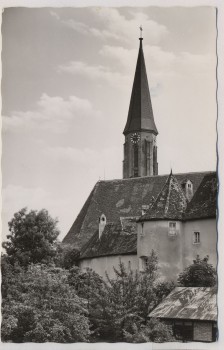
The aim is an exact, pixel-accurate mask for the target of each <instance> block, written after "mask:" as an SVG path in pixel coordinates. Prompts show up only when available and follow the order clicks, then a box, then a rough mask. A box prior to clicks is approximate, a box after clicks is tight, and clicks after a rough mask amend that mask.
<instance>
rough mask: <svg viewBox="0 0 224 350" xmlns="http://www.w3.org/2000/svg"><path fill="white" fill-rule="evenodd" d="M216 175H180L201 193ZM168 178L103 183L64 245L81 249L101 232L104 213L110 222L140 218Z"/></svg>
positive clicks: (96, 187) (76, 221)
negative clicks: (204, 182) (208, 179)
mask: <svg viewBox="0 0 224 350" xmlns="http://www.w3.org/2000/svg"><path fill="white" fill-rule="evenodd" d="M208 174H213V175H214V174H215V173H214V172H196V173H183V174H176V175H175V177H176V179H177V181H178V182H179V184H181V182H182V181H183V180H184V179H185V178H187V179H189V180H191V182H192V183H193V186H194V191H196V190H197V188H198V186H199V185H200V183H201V181H202V179H203V178H204V176H205V175H208ZM167 176H168V175H158V176H145V177H139V178H131V179H120V180H109V181H99V182H97V184H96V185H95V187H94V189H93V191H92V192H91V194H90V196H89V197H88V199H87V201H86V203H85V204H84V206H83V208H82V209H81V211H80V214H79V215H78V216H77V218H76V220H75V222H74V223H73V225H72V227H71V229H70V230H69V232H68V234H67V235H66V236H65V238H64V240H63V243H67V244H73V245H74V246H75V247H77V248H81V247H83V245H84V244H85V243H87V242H88V241H89V239H90V238H91V237H92V236H93V234H94V233H95V232H96V230H98V224H99V221H98V220H99V216H100V215H101V214H102V213H104V214H105V215H106V218H107V222H119V221H120V218H121V217H140V216H141V215H142V206H143V205H149V204H150V203H151V200H152V197H154V198H157V196H158V194H159V192H160V191H161V189H162V188H163V186H164V184H165V182H166V180H167Z"/></svg>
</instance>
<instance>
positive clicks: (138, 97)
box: [124, 40, 158, 135]
mask: <svg viewBox="0 0 224 350" xmlns="http://www.w3.org/2000/svg"><path fill="white" fill-rule="evenodd" d="M141 130H150V131H152V132H154V133H155V134H156V135H157V134H158V131H157V128H156V125H155V122H154V117H153V110H152V103H151V97H150V92H149V85H148V79H147V73H146V67H145V59H144V54H143V49H142V40H140V47H139V53H138V60H137V65H136V70H135V78H134V83H133V87H132V93H131V101H130V106H129V112H128V120H127V123H126V126H125V129H124V134H127V133H129V132H132V131H141Z"/></svg>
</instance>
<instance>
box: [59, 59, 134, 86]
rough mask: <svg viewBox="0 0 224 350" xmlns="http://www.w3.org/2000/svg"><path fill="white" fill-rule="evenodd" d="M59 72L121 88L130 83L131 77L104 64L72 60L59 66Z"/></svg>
mask: <svg viewBox="0 0 224 350" xmlns="http://www.w3.org/2000/svg"><path fill="white" fill-rule="evenodd" d="M58 72H65V73H69V74H74V75H80V76H84V77H85V78H86V79H90V80H92V81H94V82H96V83H97V80H98V82H106V83H108V84H110V85H111V86H113V87H116V88H121V87H123V86H129V85H130V77H129V76H128V75H126V74H121V73H119V72H116V71H113V70H111V69H110V68H108V67H106V66H102V65H96V66H93V65H89V64H87V63H85V62H80V61H71V62H68V63H65V64H63V65H59V66H58Z"/></svg>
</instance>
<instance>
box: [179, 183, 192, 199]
mask: <svg viewBox="0 0 224 350" xmlns="http://www.w3.org/2000/svg"><path fill="white" fill-rule="evenodd" d="M181 187H182V189H183V191H184V194H185V196H186V198H187V200H188V202H190V201H191V199H192V197H193V183H192V182H191V180H189V179H186V180H184V181H183V182H182V184H181Z"/></svg>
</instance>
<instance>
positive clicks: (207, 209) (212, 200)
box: [184, 173, 217, 220]
mask: <svg viewBox="0 0 224 350" xmlns="http://www.w3.org/2000/svg"><path fill="white" fill-rule="evenodd" d="M216 209H217V176H216V173H212V174H207V175H205V176H204V178H203V180H202V182H201V184H200V186H199V188H198V190H197V192H196V193H195V195H194V197H193V198H192V200H191V201H190V203H189V204H188V207H187V210H186V212H185V215H184V218H185V219H186V220H192V219H202V218H215V217H216Z"/></svg>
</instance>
